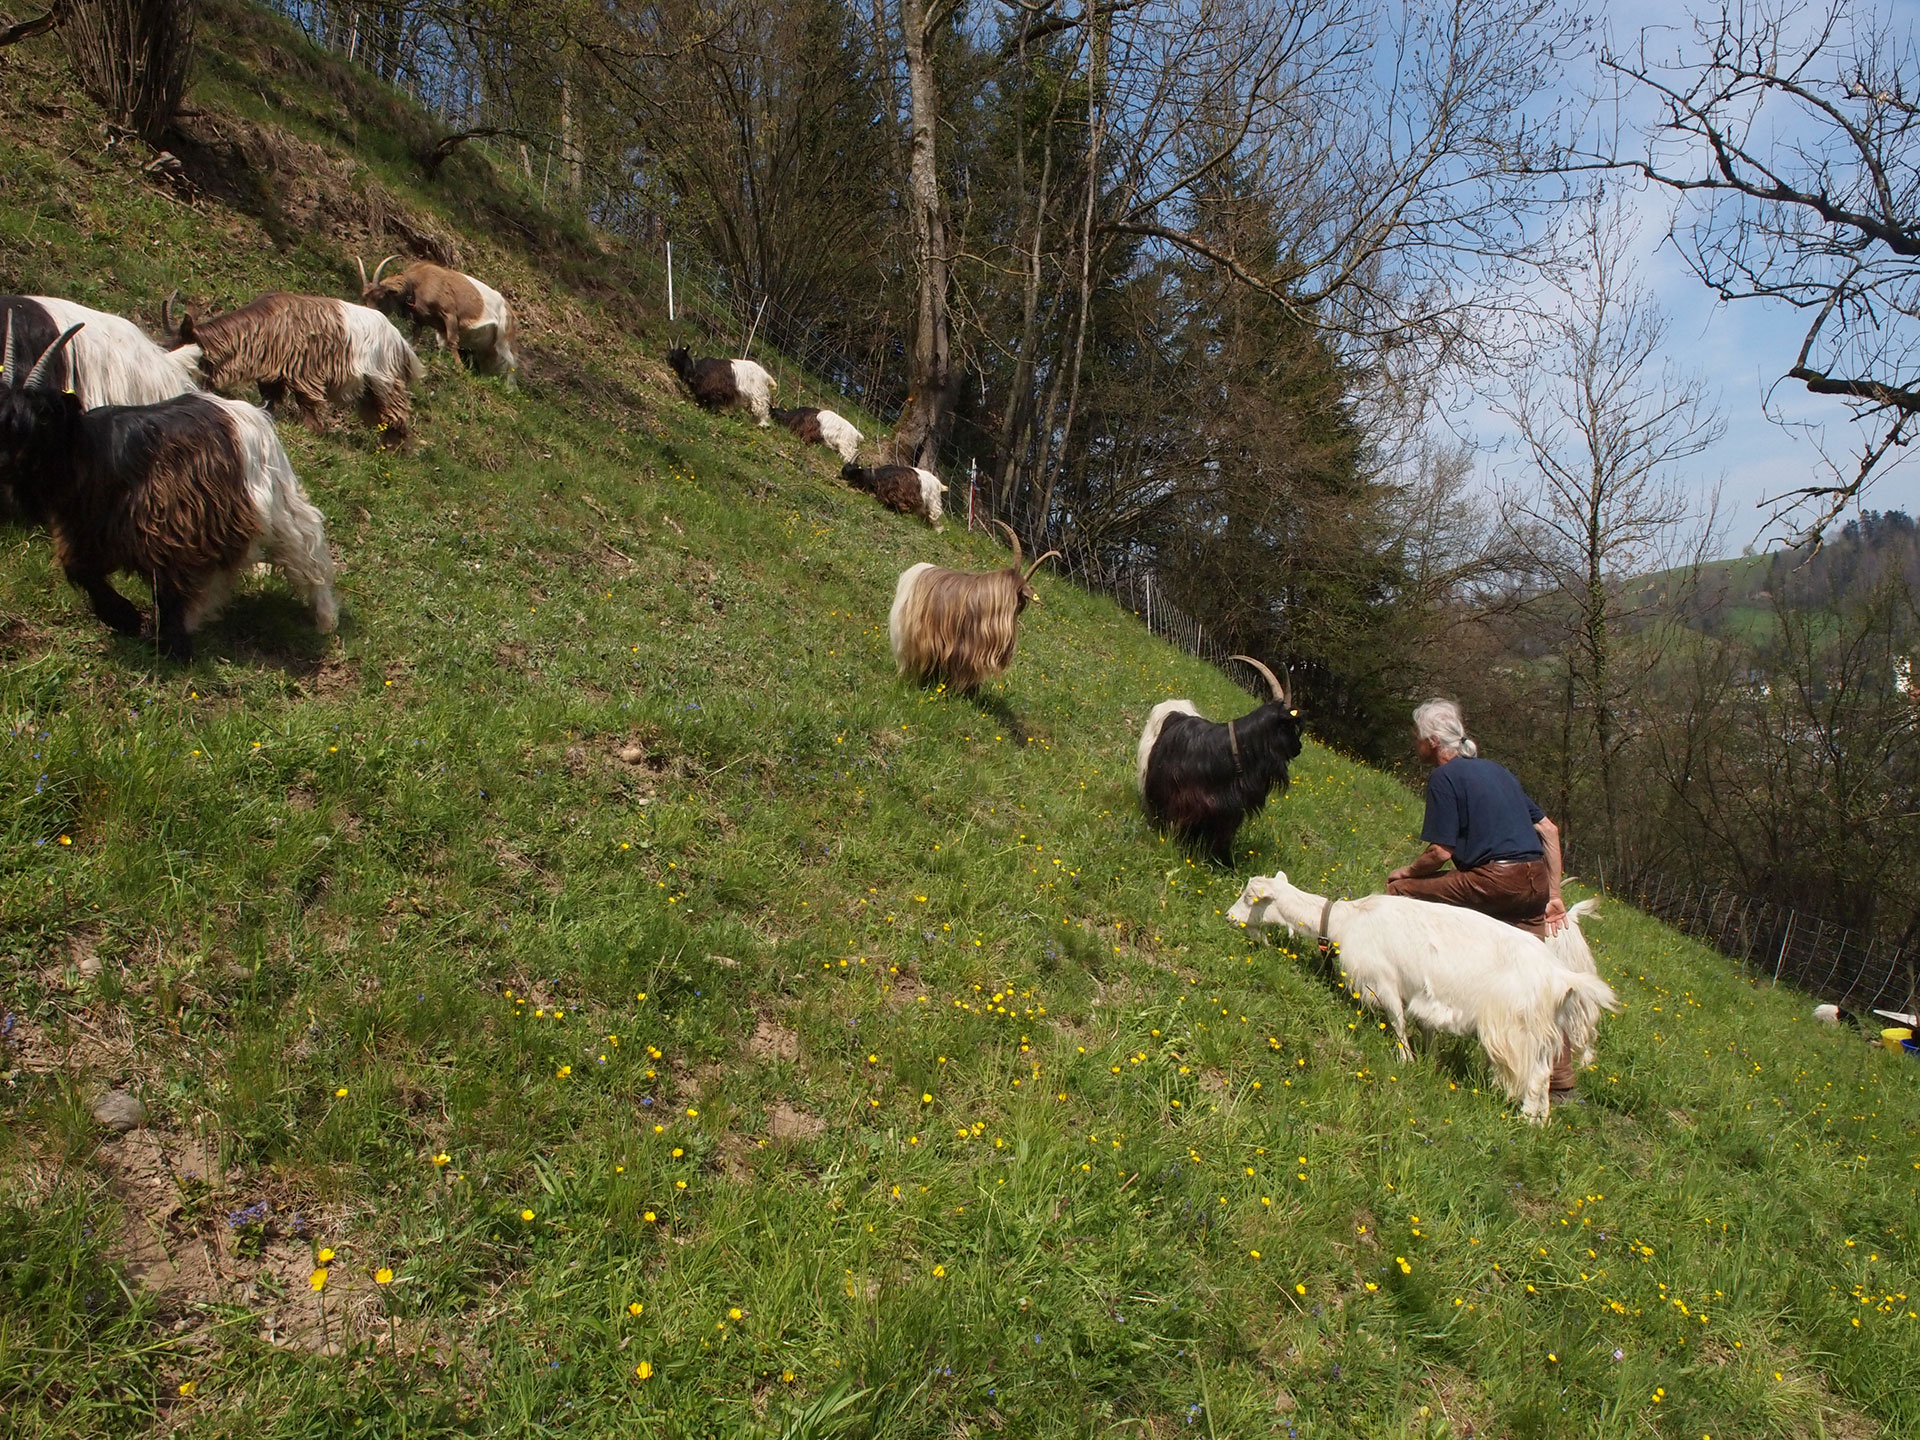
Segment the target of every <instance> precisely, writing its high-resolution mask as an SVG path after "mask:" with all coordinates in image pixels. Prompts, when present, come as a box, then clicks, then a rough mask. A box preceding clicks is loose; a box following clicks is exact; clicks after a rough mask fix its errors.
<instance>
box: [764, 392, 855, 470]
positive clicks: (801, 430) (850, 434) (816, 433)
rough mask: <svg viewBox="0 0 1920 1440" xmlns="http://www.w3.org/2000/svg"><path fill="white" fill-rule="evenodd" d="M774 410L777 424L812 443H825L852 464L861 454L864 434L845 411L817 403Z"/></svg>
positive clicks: (774, 419)
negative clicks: (844, 413)
mask: <svg viewBox="0 0 1920 1440" xmlns="http://www.w3.org/2000/svg"><path fill="white" fill-rule="evenodd" d="M772 414H773V423H774V424H776V425H784V426H786V427H787V429H789V430H791V431H792V432H793V433H794V434H796V435H798V436H799V437H800V438H801V439H802V440H804V441H806V442H807V443H808V444H809V445H824V446H826V447H827V448H828V449H829V450H831V451H833V452H834V454H836V455H838V456H839V457H840V458H841V459H842V460H843V461H845V462H846V463H847V464H849V465H851V464H852V463H853V462H854V461H855V459H857V458H858V457H859V454H860V441H861V438H862V437H861V434H860V432H859V431H858V430H856V429H855V428H854V426H853V422H852V421H851V420H849V419H847V417H846V416H844V415H840V414H836V413H835V412H834V411H832V410H822V409H820V408H819V407H817V406H814V405H799V406H796V407H795V408H793V409H791V410H782V409H779V408H778V407H776V408H775V409H774V410H773V412H772Z"/></svg>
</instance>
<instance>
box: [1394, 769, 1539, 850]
mask: <svg viewBox="0 0 1920 1440" xmlns="http://www.w3.org/2000/svg"><path fill="white" fill-rule="evenodd" d="M1545 817H1546V811H1544V810H1542V809H1541V808H1540V807H1539V806H1538V805H1536V804H1534V803H1533V801H1532V800H1530V799H1528V798H1527V792H1526V791H1525V790H1523V789H1521V788H1520V782H1519V781H1518V780H1516V779H1514V778H1513V774H1512V772H1511V771H1509V770H1508V769H1507V768H1506V767H1505V766H1504V765H1496V764H1494V762H1493V761H1491V760H1478V759H1473V758H1470V757H1468V756H1465V755H1456V756H1455V757H1454V758H1453V759H1451V760H1449V761H1448V762H1447V763H1446V764H1444V765H1442V766H1440V767H1439V768H1438V769H1437V770H1435V771H1434V772H1433V774H1431V775H1429V776H1428V777H1427V820H1426V824H1425V826H1424V827H1422V829H1421V831H1420V838H1421V839H1422V840H1424V841H1426V842H1427V843H1428V844H1429V845H1444V846H1446V847H1447V849H1449V850H1451V851H1452V852H1453V863H1454V867H1455V868H1456V869H1459V870H1471V869H1473V868H1475V867H1476V866H1479V865H1488V864H1491V863H1493V862H1494V861H1497V860H1538V859H1540V858H1541V857H1543V856H1544V855H1545V854H1546V850H1545V849H1544V848H1542V846H1541V844H1540V832H1539V831H1537V830H1535V829H1534V828H1533V825H1534V822H1535V821H1536V820H1541V819H1544V818H1545Z"/></svg>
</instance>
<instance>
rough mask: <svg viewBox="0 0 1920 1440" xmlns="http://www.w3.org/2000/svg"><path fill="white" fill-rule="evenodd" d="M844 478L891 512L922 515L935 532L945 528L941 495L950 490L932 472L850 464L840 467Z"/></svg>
mask: <svg viewBox="0 0 1920 1440" xmlns="http://www.w3.org/2000/svg"><path fill="white" fill-rule="evenodd" d="M840 478H841V479H842V480H844V481H846V482H847V484H849V485H851V486H852V487H853V488H854V489H855V490H864V491H866V492H867V494H869V495H871V496H873V498H874V499H876V500H878V501H879V502H880V503H881V504H882V505H884V506H886V507H887V508H888V509H889V510H893V511H896V512H898V513H899V514H902V515H918V516H920V517H921V518H922V519H924V520H925V521H926V522H927V524H929V525H931V526H932V527H933V528H934V529H936V530H938V529H941V528H942V527H941V524H940V518H941V516H942V515H943V514H944V513H945V512H944V511H942V510H941V508H940V492H941V491H943V490H945V489H946V488H947V487H946V486H944V485H942V484H941V483H940V477H939V476H938V475H936V474H934V473H933V471H931V470H922V469H921V468H920V467H919V466H917V465H875V466H873V467H872V468H871V469H864V468H862V467H861V466H858V465H855V464H852V463H848V464H846V465H842V466H841V467H840Z"/></svg>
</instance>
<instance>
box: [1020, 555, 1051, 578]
mask: <svg viewBox="0 0 1920 1440" xmlns="http://www.w3.org/2000/svg"><path fill="white" fill-rule="evenodd" d="M1059 558H1060V552H1059V551H1058V550H1049V551H1047V553H1046V554H1044V555H1042V556H1041V557H1040V558H1039V559H1038V560H1036V561H1034V562H1033V564H1031V565H1029V566H1028V567H1027V573H1026V577H1025V579H1023V580H1021V582H1020V583H1021V584H1022V585H1025V584H1026V583H1027V582H1028V581H1030V580H1032V579H1033V572H1034V571H1036V570H1038V569H1039V568H1040V567H1041V566H1042V565H1044V564H1046V563H1047V561H1049V560H1058V559H1059Z"/></svg>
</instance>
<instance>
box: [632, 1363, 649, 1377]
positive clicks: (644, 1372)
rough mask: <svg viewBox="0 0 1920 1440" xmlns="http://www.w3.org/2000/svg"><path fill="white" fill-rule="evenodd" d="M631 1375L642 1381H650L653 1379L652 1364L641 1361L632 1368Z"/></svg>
mask: <svg viewBox="0 0 1920 1440" xmlns="http://www.w3.org/2000/svg"><path fill="white" fill-rule="evenodd" d="M633 1373H634V1374H635V1375H638V1376H639V1377H640V1378H641V1379H642V1380H651V1379H652V1378H653V1362H652V1361H651V1360H642V1361H641V1362H640V1363H639V1364H638V1365H636V1366H634V1367H633Z"/></svg>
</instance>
